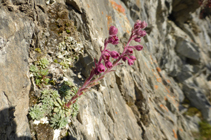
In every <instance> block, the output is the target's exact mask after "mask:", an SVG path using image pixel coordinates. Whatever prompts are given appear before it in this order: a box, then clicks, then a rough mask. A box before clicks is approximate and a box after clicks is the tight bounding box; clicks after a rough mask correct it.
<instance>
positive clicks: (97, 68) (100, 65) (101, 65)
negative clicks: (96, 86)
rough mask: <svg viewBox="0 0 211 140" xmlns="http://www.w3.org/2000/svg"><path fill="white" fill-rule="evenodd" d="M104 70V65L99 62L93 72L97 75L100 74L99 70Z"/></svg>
mask: <svg viewBox="0 0 211 140" xmlns="http://www.w3.org/2000/svg"><path fill="white" fill-rule="evenodd" d="M104 71H105V66H104V65H103V64H102V63H100V64H99V65H97V67H96V68H95V74H96V75H98V74H100V73H101V72H104Z"/></svg>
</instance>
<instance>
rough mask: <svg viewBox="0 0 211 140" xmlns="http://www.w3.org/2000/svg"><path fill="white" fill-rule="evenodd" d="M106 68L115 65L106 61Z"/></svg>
mask: <svg viewBox="0 0 211 140" xmlns="http://www.w3.org/2000/svg"><path fill="white" fill-rule="evenodd" d="M105 66H106V68H112V66H113V64H112V63H111V62H110V61H105Z"/></svg>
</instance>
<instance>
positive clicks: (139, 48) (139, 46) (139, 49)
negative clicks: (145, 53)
mask: <svg viewBox="0 0 211 140" xmlns="http://www.w3.org/2000/svg"><path fill="white" fill-rule="evenodd" d="M134 48H135V49H136V50H137V51H141V50H142V49H143V46H142V45H136V46H134Z"/></svg>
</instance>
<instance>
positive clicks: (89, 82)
mask: <svg viewBox="0 0 211 140" xmlns="http://www.w3.org/2000/svg"><path fill="white" fill-rule="evenodd" d="M146 27H147V23H146V22H145V21H140V20H137V21H136V23H135V24H134V27H133V29H132V31H131V35H130V38H129V40H128V42H127V44H126V45H125V46H124V50H123V52H122V53H121V54H120V53H118V52H116V51H110V50H108V49H107V46H108V44H109V43H110V44H113V45H117V44H118V43H119V39H118V37H117V33H118V29H117V28H116V27H115V26H111V27H110V29H109V37H108V38H106V39H105V41H104V48H103V50H102V48H101V56H100V59H99V61H98V62H96V60H94V62H95V67H93V68H92V71H91V72H90V76H89V77H88V78H87V79H86V81H85V82H84V84H83V85H82V87H80V88H79V89H78V92H77V93H76V94H75V95H74V96H73V97H72V99H71V100H70V101H69V102H68V103H67V104H66V107H70V105H72V104H74V103H75V102H76V100H77V99H78V98H79V97H80V96H81V95H83V94H84V92H85V91H87V90H88V89H89V88H91V87H93V86H95V85H97V84H99V81H100V80H101V79H103V78H104V77H105V75H106V74H107V73H109V72H112V71H114V70H112V69H113V67H115V66H117V65H120V64H122V63H120V61H121V60H123V61H124V62H125V61H127V62H128V65H130V66H131V65H133V64H134V61H135V60H136V57H135V56H133V55H132V54H133V50H137V51H141V50H142V49H143V46H142V45H136V46H129V44H130V42H131V41H132V40H134V41H136V42H140V41H141V37H144V36H145V35H146V34H147V33H146V31H145V30H143V29H144V28H146ZM110 57H112V58H113V59H115V61H113V63H112V62H111V61H110ZM102 61H104V64H103V63H102ZM105 67H106V68H107V69H106V68H105ZM105 69H106V70H105ZM95 75H100V76H99V77H98V78H96V79H93V78H94V76H95Z"/></svg>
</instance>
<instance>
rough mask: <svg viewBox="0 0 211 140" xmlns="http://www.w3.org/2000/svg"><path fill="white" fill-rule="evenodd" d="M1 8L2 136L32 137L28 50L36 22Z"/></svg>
mask: <svg viewBox="0 0 211 140" xmlns="http://www.w3.org/2000/svg"><path fill="white" fill-rule="evenodd" d="M0 12H1V16H0V67H1V70H0V79H1V84H0V110H1V112H0V118H1V119H0V120H1V123H0V125H1V129H0V130H1V131H0V139H6V138H8V139H16V138H17V137H26V138H27V137H28V138H29V137H30V130H29V125H28V119H27V116H26V114H27V113H28V103H29V89H30V80H29V70H28V53H29V46H30V43H31V38H32V36H33V33H34V23H33V22H32V21H31V20H29V19H28V18H26V17H24V15H22V14H17V13H14V12H8V9H6V7H3V6H1V8H0ZM13 112H14V114H13ZM13 115H14V118H13ZM13 119H14V120H13ZM16 126H17V128H16Z"/></svg>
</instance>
